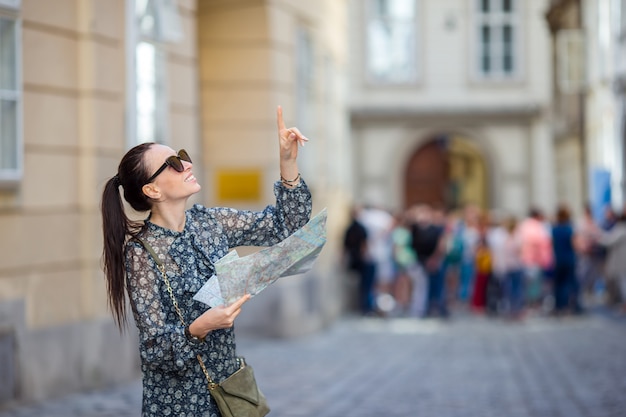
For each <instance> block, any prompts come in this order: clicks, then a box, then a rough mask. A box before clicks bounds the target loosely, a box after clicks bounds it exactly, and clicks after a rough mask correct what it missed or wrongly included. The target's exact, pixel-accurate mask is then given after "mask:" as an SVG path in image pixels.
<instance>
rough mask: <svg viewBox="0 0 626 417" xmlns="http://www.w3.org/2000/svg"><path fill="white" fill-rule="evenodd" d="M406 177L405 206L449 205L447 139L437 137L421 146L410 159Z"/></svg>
mask: <svg viewBox="0 0 626 417" xmlns="http://www.w3.org/2000/svg"><path fill="white" fill-rule="evenodd" d="M405 178H406V180H405V186H404V204H405V207H411V206H412V205H415V204H429V205H431V206H445V205H447V203H448V197H447V193H448V183H449V169H448V155H447V151H446V142H445V140H444V139H436V140H433V141H431V142H428V143H427V144H426V145H424V146H422V147H421V148H419V149H418V150H417V152H416V153H415V154H414V155H413V156H412V157H411V159H410V160H409V163H408V165H407V170H406V177H405Z"/></svg>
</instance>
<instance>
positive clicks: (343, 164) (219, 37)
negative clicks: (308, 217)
mask: <svg viewBox="0 0 626 417" xmlns="http://www.w3.org/2000/svg"><path fill="white" fill-rule="evenodd" d="M346 16H347V15H346V2H345V1H337V0H334V1H330V0H325V1H321V2H315V3H310V2H307V3H304V2H300V1H253V2H250V1H228V2H226V1H206V2H200V3H199V8H198V39H199V61H200V91H201V102H202V123H201V126H202V127H201V129H202V144H203V148H204V159H203V162H204V163H205V168H206V169H205V176H204V184H203V187H204V189H205V191H206V201H205V203H206V204H208V205H215V204H217V205H229V206H235V207H243V208H261V207H263V206H265V205H266V204H269V203H273V201H274V196H273V184H274V182H275V181H276V180H277V179H278V178H279V175H280V173H279V169H278V148H277V146H278V145H277V136H276V135H277V133H276V106H277V105H282V107H283V109H284V116H285V123H286V124H287V125H288V126H294V125H296V124H297V120H296V115H297V111H298V108H297V106H298V103H297V101H296V99H295V93H296V89H297V87H298V86H297V85H296V81H297V77H296V66H297V62H296V57H297V51H296V38H297V32H298V29H299V28H303V29H306V30H307V31H308V32H309V34H310V35H311V40H312V44H313V49H314V57H315V59H314V64H313V65H314V67H315V68H314V69H313V72H314V74H315V79H314V87H313V89H314V94H313V95H314V97H315V99H314V103H313V105H312V112H311V113H312V114H315V119H314V120H313V121H312V123H311V127H312V128H311V129H310V130H309V131H305V132H303V133H304V134H305V135H306V136H307V137H309V138H310V139H311V141H310V142H309V143H307V145H306V146H305V147H304V148H302V149H301V151H300V152H301V154H300V155H301V156H300V161H301V163H300V168H301V171H302V172H303V177H304V179H305V181H306V182H307V183H308V184H309V186H310V188H311V189H312V191H313V201H314V212H315V213H317V211H319V210H320V209H322V208H323V207H327V208H328V213H329V214H328V217H329V224H328V231H329V239H328V243H327V245H326V248H325V250H324V252H323V254H322V256H321V259H320V260H319V261H318V263H317V265H316V268H315V271H314V272H313V273H312V274H310V275H309V276H307V277H301V278H300V279H295V280H288V281H287V280H285V281H280V282H278V283H277V284H276V285H275V286H274V287H273V288H271V289H268V291H267V293H266V295H264V297H260V298H259V299H258V300H257V299H255V300H253V302H251V303H250V306H249V307H248V308H247V309H246V310H247V311H245V312H244V313H243V314H242V318H241V320H240V325H239V328H245V327H250V328H251V327H255V328H259V327H261V328H263V329H265V331H267V332H270V333H275V334H279V335H290V334H301V333H305V332H308V331H311V330H314V329H316V328H319V327H320V326H322V325H324V324H325V323H327V322H328V321H329V320H332V318H333V317H334V316H336V315H337V314H338V312H339V310H340V308H341V306H340V298H341V296H340V294H338V291H337V290H336V288H335V287H334V285H335V284H336V282H337V281H336V271H335V268H336V265H337V261H338V260H337V256H338V254H339V253H340V248H339V247H338V244H339V241H340V236H339V234H340V233H339V231H340V230H341V229H342V228H343V225H344V223H345V216H346V213H347V209H346V205H347V204H348V202H349V196H348V195H347V194H348V186H349V182H348V181H349V174H350V172H351V171H350V165H349V164H350V160H349V147H350V144H349V135H348V134H347V131H348V127H347V126H348V122H347V111H346V100H347V98H346V96H345V93H344V92H345V86H344V83H345V71H346V65H347V61H346V50H347V44H346V30H347V21H346ZM233 28H236V30H233ZM329 63H330V64H329ZM303 160H306V161H305V162H306V164H305V163H304V162H302V161H303ZM305 165H306V172H305V171H304V169H305V168H304V167H305ZM233 170H234V171H237V170H252V171H255V172H257V173H258V174H259V175H261V178H262V181H261V184H262V190H261V191H262V192H261V193H260V195H261V198H258V199H250V200H247V201H228V200H221V199H220V198H219V196H220V194H219V192H218V190H216V187H215V179H216V176H217V175H218V174H219V173H220V172H223V171H233ZM335 295H336V296H335ZM276 305H278V306H279V307H278V308H275V307H272V306H276Z"/></svg>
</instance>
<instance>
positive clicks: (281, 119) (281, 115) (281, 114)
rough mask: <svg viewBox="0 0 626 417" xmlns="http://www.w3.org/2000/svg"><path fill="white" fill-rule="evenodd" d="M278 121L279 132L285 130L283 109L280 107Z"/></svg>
mask: <svg viewBox="0 0 626 417" xmlns="http://www.w3.org/2000/svg"><path fill="white" fill-rule="evenodd" d="M276 121H277V123H278V131H279V132H280V131H281V130H284V129H285V122H284V121H283V108H282V107H281V106H278V107H277V108H276Z"/></svg>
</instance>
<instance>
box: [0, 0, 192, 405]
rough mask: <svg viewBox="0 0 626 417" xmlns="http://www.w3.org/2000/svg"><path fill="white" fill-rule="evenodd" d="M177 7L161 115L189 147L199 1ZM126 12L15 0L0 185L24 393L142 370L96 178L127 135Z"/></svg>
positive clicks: (5, 301) (113, 162) (118, 7)
mask: <svg viewBox="0 0 626 417" xmlns="http://www.w3.org/2000/svg"><path fill="white" fill-rule="evenodd" d="M179 9H180V13H181V16H182V18H183V27H184V30H185V35H186V36H185V40H184V41H183V42H182V43H181V44H178V45H177V46H176V47H171V48H170V50H169V51H168V57H167V69H166V73H167V74H168V79H169V83H168V92H169V110H170V111H169V118H170V123H169V125H170V129H171V131H172V132H171V133H172V134H171V137H172V138H174V139H172V146H179V145H180V147H187V148H188V149H191V150H193V149H197V148H198V129H197V126H198V120H199V119H198V104H199V103H198V96H197V77H196V74H197V60H196V55H197V49H196V36H195V31H196V29H195V1H194V0H186V1H180V2H179ZM125 15H126V2H125V1H124V0H107V1H100V0H84V1H78V2H77V1H70V0H54V1H39V0H23V1H22V8H21V18H22V49H21V52H22V61H23V62H22V77H23V142H24V177H23V179H22V180H21V181H20V182H19V184H18V186H17V187H16V188H13V189H9V190H3V191H0V230H2V234H1V235H0V253H2V255H1V262H0V333H1V332H5V333H6V332H9V333H11V334H13V335H14V336H15V338H16V342H15V343H16V346H17V349H16V350H15V351H14V353H15V354H16V357H15V361H16V365H17V367H16V369H17V375H14V377H15V378H14V379H13V380H12V381H11V382H13V383H14V384H16V385H17V387H16V388H17V393H19V399H20V400H33V399H43V398H47V397H50V396H55V395H61V394H63V393H67V392H71V391H74V390H78V389H85V388H90V387H96V386H102V385H104V384H108V383H111V382H115V381H120V380H127V379H129V378H135V377H137V376H138V369H139V368H138V353H137V348H136V336H135V335H134V329H132V327H133V325H132V323H131V325H130V327H131V329H130V332H126V334H125V336H120V335H119V333H118V331H117V329H116V328H115V326H114V325H113V323H112V320H111V317H110V313H109V311H108V308H107V304H106V295H105V294H106V293H105V285H104V279H103V274H102V270H101V266H100V255H101V247H102V243H101V242H102V233H101V230H100V214H99V203H100V195H101V191H102V186H103V185H104V182H105V181H106V180H107V179H108V178H109V177H111V176H112V175H114V174H115V171H116V168H117V163H118V162H119V159H120V157H121V155H122V154H123V153H124V152H125V151H126V149H127V147H128V144H129V141H127V138H126V130H125V129H126V127H125V118H126V115H127V112H126V110H127V108H126V96H125V94H126V57H127V52H126V47H127V46H126V33H125V32H126V28H125V23H124V22H125ZM131 320H132V319H131ZM68 370H71V371H68ZM3 377H4V376H3ZM3 383H4V382H3Z"/></svg>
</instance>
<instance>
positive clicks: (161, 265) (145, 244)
mask: <svg viewBox="0 0 626 417" xmlns="http://www.w3.org/2000/svg"><path fill="white" fill-rule="evenodd" d="M135 239H137V240H138V241H139V242H140V243H141V244H142V245H143V247H144V248H146V250H147V251H148V252H149V253H150V256H152V259H153V260H154V263H156V265H157V268H158V269H159V271H161V275H162V276H163V281H165V285H166V286H167V293H168V294H169V295H170V299H171V300H172V304H174V309H175V310H176V314H177V315H178V318H179V319H180V323H181V324H182V325H183V327H187V324H186V323H185V319H184V318H183V313H182V312H181V311H180V307H178V301H176V297H175V296H174V291H173V290H172V286H171V285H170V280H169V279H168V278H167V274H166V273H165V263H164V262H163V261H162V260H161V259H160V258H159V257H158V255H157V254H156V252H155V251H154V249H152V246H150V244H149V243H148V242H146V241H145V240H143V239H141V238H138V237H137V236H135ZM196 358H197V359H198V362H199V363H200V368H202V372H203V373H204V376H205V377H206V380H207V382H208V383H209V390H213V389H215V388H217V385H218V384H216V383H215V382H214V381H213V379H212V378H211V375H209V371H208V370H207V369H206V366H205V365H204V361H203V360H202V358H201V357H200V354H197V355H196ZM242 363H243V361H242Z"/></svg>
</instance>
